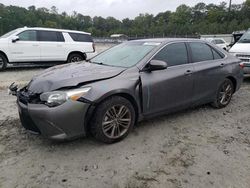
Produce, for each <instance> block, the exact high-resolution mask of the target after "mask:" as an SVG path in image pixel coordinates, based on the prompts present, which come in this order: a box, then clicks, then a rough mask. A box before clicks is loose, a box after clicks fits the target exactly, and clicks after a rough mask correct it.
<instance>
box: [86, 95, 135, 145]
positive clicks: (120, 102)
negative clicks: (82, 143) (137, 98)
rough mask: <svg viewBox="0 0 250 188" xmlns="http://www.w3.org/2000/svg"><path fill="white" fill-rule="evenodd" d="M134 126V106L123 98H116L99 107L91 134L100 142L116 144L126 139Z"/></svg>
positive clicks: (93, 120) (92, 122)
mask: <svg viewBox="0 0 250 188" xmlns="http://www.w3.org/2000/svg"><path fill="white" fill-rule="evenodd" d="M134 124H135V110H134V107H133V105H132V104H131V103H130V102H129V101H128V100H127V99H125V98H123V97H120V96H114V97H111V98H109V99H107V100H105V101H104V102H102V103H101V104H100V105H98V106H97V109H96V111H95V113H94V115H93V118H92V121H91V133H92V135H93V136H94V137H95V138H96V139H97V140H99V141H102V142H105V143H114V142H118V141H120V140H122V139H123V138H125V137H126V136H127V135H128V134H129V132H130V130H131V129H132V128H133V126H134Z"/></svg>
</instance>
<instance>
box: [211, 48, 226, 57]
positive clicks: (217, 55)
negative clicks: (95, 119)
mask: <svg viewBox="0 0 250 188" xmlns="http://www.w3.org/2000/svg"><path fill="white" fill-rule="evenodd" d="M212 51H213V55H214V59H222V58H223V57H224V56H221V54H219V53H218V52H217V51H215V50H214V49H212Z"/></svg>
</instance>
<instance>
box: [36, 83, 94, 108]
mask: <svg viewBox="0 0 250 188" xmlns="http://www.w3.org/2000/svg"><path fill="white" fill-rule="evenodd" d="M90 89H91V87H84V88H78V89H72V90H63V91H52V92H46V93H43V94H41V95H40V99H41V101H43V102H45V104H46V105H48V106H49V107H55V106H59V105H61V104H63V103H65V102H66V101H67V100H73V101H77V100H78V99H80V98H81V97H83V96H84V95H86V94H87V93H88V91H89V90H90Z"/></svg>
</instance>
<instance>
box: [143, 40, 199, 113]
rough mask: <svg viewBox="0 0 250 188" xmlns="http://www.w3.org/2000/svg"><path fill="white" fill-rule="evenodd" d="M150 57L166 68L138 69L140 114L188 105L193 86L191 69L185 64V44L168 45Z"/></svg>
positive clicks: (189, 65) (191, 66)
mask: <svg viewBox="0 0 250 188" xmlns="http://www.w3.org/2000/svg"><path fill="white" fill-rule="evenodd" d="M153 59H155V60H162V61H165V62H167V63H168V68H167V69H165V70H158V71H152V72H148V71H144V72H141V75H140V76H141V81H142V95H143V111H144V114H145V115H147V114H154V113H160V112H164V111H168V110H173V109H175V108H176V109H178V108H182V107H186V106H188V105H190V104H191V103H192V96H193V88H194V78H193V75H192V73H193V71H194V68H193V65H192V64H189V60H188V59H189V58H188V54H187V47H186V45H185V43H183V42H178V43H172V44H168V45H167V46H165V47H164V48H163V49H162V50H161V51H160V52H159V53H157V54H156V55H155V56H154V58H153Z"/></svg>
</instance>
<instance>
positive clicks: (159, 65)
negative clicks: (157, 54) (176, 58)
mask: <svg viewBox="0 0 250 188" xmlns="http://www.w3.org/2000/svg"><path fill="white" fill-rule="evenodd" d="M148 66H149V70H150V71H155V70H163V69H166V68H167V67H168V64H167V62H165V61H160V60H151V61H150V62H149V64H148Z"/></svg>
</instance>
